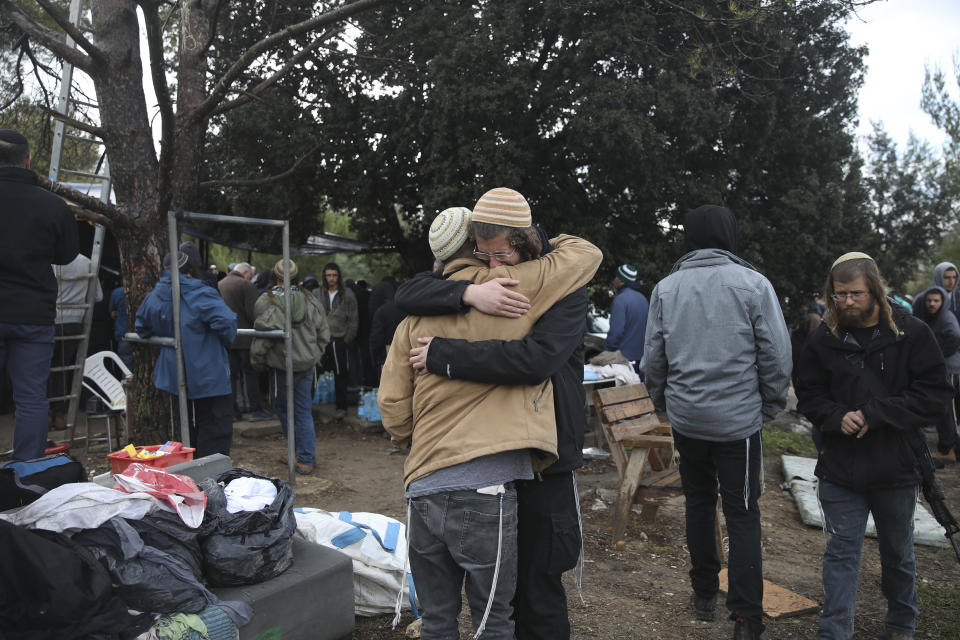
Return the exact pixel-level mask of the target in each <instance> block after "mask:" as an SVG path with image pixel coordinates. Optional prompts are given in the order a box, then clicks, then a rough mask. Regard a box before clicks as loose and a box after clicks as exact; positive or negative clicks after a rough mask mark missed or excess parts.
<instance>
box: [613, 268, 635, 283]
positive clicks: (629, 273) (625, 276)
mask: <svg viewBox="0 0 960 640" xmlns="http://www.w3.org/2000/svg"><path fill="white" fill-rule="evenodd" d="M617 277H618V278H620V279H621V280H623V281H624V282H635V281H636V279H637V268H636V267H635V266H633V265H632V264H622V265H620V266H619V267H618V268H617Z"/></svg>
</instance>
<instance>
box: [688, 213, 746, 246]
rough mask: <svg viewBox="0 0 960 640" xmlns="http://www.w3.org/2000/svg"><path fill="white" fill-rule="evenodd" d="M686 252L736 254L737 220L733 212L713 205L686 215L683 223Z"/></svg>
mask: <svg viewBox="0 0 960 640" xmlns="http://www.w3.org/2000/svg"><path fill="white" fill-rule="evenodd" d="M683 233H684V237H685V238H686V241H687V251H696V250H697V249H723V250H724V251H729V252H730V253H736V252H737V218H736V216H734V215H733V211H730V209H727V208H726V207H720V206H717V205H715V204H705V205H701V206H699V207H697V208H696V209H694V210H693V211H690V212H689V213H687V217H686V218H685V219H684V221H683Z"/></svg>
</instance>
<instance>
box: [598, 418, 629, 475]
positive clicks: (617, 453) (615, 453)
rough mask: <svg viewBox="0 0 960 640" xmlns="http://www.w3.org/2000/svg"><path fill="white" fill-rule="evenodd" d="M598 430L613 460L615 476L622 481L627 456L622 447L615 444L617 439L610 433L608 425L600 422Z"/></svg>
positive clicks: (617, 443)
mask: <svg viewBox="0 0 960 640" xmlns="http://www.w3.org/2000/svg"><path fill="white" fill-rule="evenodd" d="M600 428H601V429H602V430H603V437H604V438H606V439H607V447H608V448H609V449H610V457H611V458H613V463H614V464H615V465H617V474H618V475H619V476H620V478H621V479H622V478H623V472H624V470H625V469H626V468H627V455H626V453H625V452H624V450H623V445H621V444H620V443H619V442H617V439H616V438H615V437H614V436H613V433H612V432H611V431H610V425H608V424H607V423H606V422H604V421H602V420H601V421H600Z"/></svg>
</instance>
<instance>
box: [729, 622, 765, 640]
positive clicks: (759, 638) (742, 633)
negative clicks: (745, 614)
mask: <svg viewBox="0 0 960 640" xmlns="http://www.w3.org/2000/svg"><path fill="white" fill-rule="evenodd" d="M733 640H767V636H766V634H765V633H763V626H762V625H761V626H760V628H759V629H753V628H752V627H751V626H750V623H748V622H747V621H746V620H744V619H743V618H737V621H736V623H734V625H733Z"/></svg>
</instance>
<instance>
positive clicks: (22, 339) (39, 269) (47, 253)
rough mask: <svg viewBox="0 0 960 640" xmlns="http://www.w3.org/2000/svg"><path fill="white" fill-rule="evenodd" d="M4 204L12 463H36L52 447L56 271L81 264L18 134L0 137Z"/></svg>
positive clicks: (3, 302)
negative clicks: (13, 413) (49, 415)
mask: <svg viewBox="0 0 960 640" xmlns="http://www.w3.org/2000/svg"><path fill="white" fill-rule="evenodd" d="M0 202H3V207H2V208H0V221H2V223H3V234H0V370H2V369H3V366H4V363H5V364H6V365H7V366H8V367H9V368H10V381H11V383H12V386H13V398H14V401H15V403H16V405H17V414H16V419H15V426H14V432H13V458H14V459H15V460H31V459H33V458H39V457H41V456H42V455H43V450H44V448H45V447H46V444H47V408H48V407H47V396H46V389H47V377H48V376H49V375H50V359H51V357H52V356H53V334H54V317H55V315H56V301H57V280H56V278H54V276H53V270H52V269H51V268H50V265H51V264H56V265H61V264H68V263H69V262H71V261H72V260H73V259H74V258H75V257H76V256H77V250H78V247H77V244H78V240H77V223H76V222H75V221H74V219H73V216H72V215H70V211H69V210H68V209H67V205H66V204H65V203H64V202H63V200H61V199H60V198H58V197H57V196H55V195H53V194H52V193H50V192H49V191H46V190H44V189H41V188H40V187H39V186H37V174H35V173H34V172H33V171H30V145H29V143H28V142H27V139H26V138H25V137H23V135H21V134H20V133H17V132H16V131H13V130H11V129H0Z"/></svg>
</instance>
